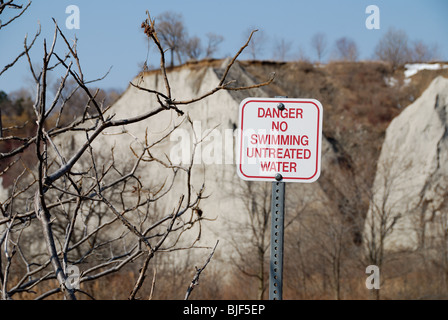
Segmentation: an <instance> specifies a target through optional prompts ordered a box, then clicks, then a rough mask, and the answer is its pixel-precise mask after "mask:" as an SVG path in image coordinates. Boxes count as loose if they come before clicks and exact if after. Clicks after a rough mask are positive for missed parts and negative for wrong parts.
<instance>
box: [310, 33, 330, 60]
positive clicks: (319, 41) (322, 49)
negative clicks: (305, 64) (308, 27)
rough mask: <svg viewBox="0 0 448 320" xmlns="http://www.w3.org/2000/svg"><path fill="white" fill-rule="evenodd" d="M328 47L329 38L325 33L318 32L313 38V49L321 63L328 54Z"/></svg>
mask: <svg viewBox="0 0 448 320" xmlns="http://www.w3.org/2000/svg"><path fill="white" fill-rule="evenodd" d="M327 46H328V44H327V36H326V35H325V34H324V33H320V32H318V33H316V34H314V36H313V37H312V38H311V47H312V48H313V50H314V51H315V53H316V56H317V61H318V62H319V63H321V62H322V59H323V57H324V56H325V55H326V53H327Z"/></svg>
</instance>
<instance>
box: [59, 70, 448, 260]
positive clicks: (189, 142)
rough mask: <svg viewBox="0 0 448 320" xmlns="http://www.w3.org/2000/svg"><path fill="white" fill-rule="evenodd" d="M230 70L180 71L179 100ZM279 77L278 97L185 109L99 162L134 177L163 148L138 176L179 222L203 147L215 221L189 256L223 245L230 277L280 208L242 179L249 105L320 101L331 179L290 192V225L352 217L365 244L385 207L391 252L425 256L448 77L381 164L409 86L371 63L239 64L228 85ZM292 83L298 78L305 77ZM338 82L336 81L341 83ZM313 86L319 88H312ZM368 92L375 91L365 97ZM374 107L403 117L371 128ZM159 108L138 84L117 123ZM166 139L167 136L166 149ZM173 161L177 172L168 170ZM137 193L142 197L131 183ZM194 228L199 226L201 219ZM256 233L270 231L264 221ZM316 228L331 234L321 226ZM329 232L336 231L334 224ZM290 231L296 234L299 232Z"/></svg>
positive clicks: (409, 115) (236, 95)
mask: <svg viewBox="0 0 448 320" xmlns="http://www.w3.org/2000/svg"><path fill="white" fill-rule="evenodd" d="M225 65H226V61H221V62H219V61H218V62H217V61H215V62H213V63H211V64H198V65H193V66H181V67H177V68H174V69H173V70H170V71H169V73H168V79H169V81H170V85H171V89H172V96H173V98H174V99H176V100H177V101H179V100H189V99H191V98H194V97H198V96H200V95H201V94H203V93H205V92H208V91H209V90H210V89H212V88H214V87H215V86H216V85H217V84H218V83H219V80H220V77H221V76H222V74H223V72H224V67H225ZM257 68H259V69H257ZM278 68H280V71H279V75H278V77H286V76H288V77H286V78H287V79H288V81H287V82H285V79H283V78H281V79H280V80H279V81H278V82H275V83H274V85H273V86H269V87H264V88H258V89H252V90H249V91H224V90H221V91H218V92H216V93H215V94H213V95H211V96H209V97H207V98H206V99H203V100H201V101H199V102H195V103H192V104H190V105H187V106H183V107H182V110H183V111H184V112H185V114H184V115H183V116H182V115H179V114H178V113H177V112H176V111H174V110H170V111H164V112H161V113H159V114H157V115H156V116H154V117H151V118H149V119H147V120H145V121H142V122H138V123H135V124H132V125H127V126H126V127H123V128H114V129H111V130H108V131H107V132H105V133H104V134H102V135H101V136H100V137H99V138H98V139H97V140H95V142H94V143H93V145H92V147H93V150H95V151H94V152H95V156H96V157H97V159H98V160H97V166H98V167H102V166H103V167H105V168H107V167H108V166H110V164H111V161H113V162H114V170H118V171H120V172H121V174H123V173H126V172H129V170H131V169H132V166H133V165H134V164H135V161H136V159H137V157H138V155H139V154H140V152H141V151H142V150H143V148H144V146H145V145H152V144H154V146H153V147H152V148H151V155H152V157H153V158H157V159H160V160H163V161H164V162H165V165H162V164H161V163H160V162H157V161H153V160H150V159H148V158H147V157H145V159H146V160H148V161H142V163H141V164H140V166H139V169H138V170H137V171H136V172H135V176H137V177H138V178H139V179H140V181H141V183H142V184H143V186H141V188H142V189H143V190H144V192H147V193H148V194H150V193H152V194H154V192H157V193H158V194H159V195H161V194H164V192H165V191H168V190H170V192H169V193H167V194H166V195H165V196H163V197H162V198H160V200H158V201H157V202H156V203H152V204H151V205H152V207H151V210H152V211H151V212H153V213H154V216H157V217H163V216H166V215H168V214H170V213H171V212H173V210H174V209H175V208H176V207H177V206H178V205H179V200H180V199H181V197H182V196H183V195H186V193H187V192H186V191H187V190H186V189H185V186H186V184H185V181H186V179H187V176H186V174H185V172H184V171H183V170H181V169H180V167H181V166H188V164H189V163H190V160H191V159H192V151H193V149H194V151H195V156H194V158H193V163H194V165H193V170H192V175H191V186H192V190H193V193H197V192H199V191H200V190H201V189H202V187H203V186H204V187H205V191H204V196H205V197H204V198H203V199H202V200H201V201H200V203H198V204H197V207H198V209H200V211H196V212H195V213H194V212H193V213H192V214H197V213H198V212H200V214H201V215H202V216H203V217H204V218H205V219H204V220H202V222H201V224H200V225H199V224H196V225H195V226H194V227H193V228H192V229H188V230H186V231H188V232H187V233H185V235H186V236H185V237H183V241H184V243H182V245H181V246H184V247H187V246H189V245H191V244H192V243H194V244H195V246H198V247H212V246H213V245H214V244H215V243H216V241H217V240H219V241H220V245H219V249H218V250H217V252H216V254H215V256H214V259H216V260H218V261H221V262H222V263H220V264H219V268H224V267H226V266H230V265H231V264H232V263H233V261H232V259H233V258H236V257H235V255H236V254H240V253H241V252H239V253H237V250H235V248H236V247H239V249H241V248H243V247H248V248H250V247H251V246H252V247H253V248H255V247H254V242H253V241H254V237H255V235H254V233H253V232H254V228H253V227H254V220H253V216H252V215H251V213H252V214H253V213H254V212H255V211H256V210H269V208H270V207H269V201H270V196H271V194H270V188H271V186H270V184H269V183H259V182H257V183H247V182H244V181H242V180H241V179H239V178H238V176H237V174H236V163H235V156H236V152H235V146H236V139H235V138H236V135H235V134H236V130H237V129H238V128H237V124H238V106H239V104H240V102H241V101H242V100H243V99H244V98H247V97H273V96H275V95H289V97H303V98H317V99H318V100H320V101H321V103H322V104H323V108H324V123H323V131H324V136H323V139H322V140H323V141H322V173H321V177H320V178H319V180H318V181H317V182H315V183H312V184H299V183H291V184H288V186H287V195H286V219H287V221H288V219H289V221H291V219H293V218H297V217H299V218H300V219H302V222H301V223H304V224H306V223H309V224H315V223H316V221H313V218H312V216H313V215H314V214H316V213H319V214H322V213H325V214H329V215H336V216H338V217H341V218H340V219H339V218H338V219H337V220H338V221H339V222H338V223H347V224H348V225H349V226H350V227H349V228H347V230H350V231H349V233H351V235H350V237H351V238H352V241H353V242H354V243H355V244H356V245H359V244H360V243H361V242H362V238H363V237H364V238H366V239H369V237H370V238H371V234H369V232H370V231H371V230H375V229H372V228H370V225H371V224H372V223H373V226H375V228H376V226H377V223H378V220H377V218H375V216H376V215H375V214H374V213H375V212H376V211H378V208H380V209H381V210H383V212H385V213H386V214H387V223H389V224H386V226H390V225H392V224H393V233H392V234H391V235H390V236H389V237H388V243H389V244H388V245H389V246H390V247H391V248H392V247H399V246H408V247H409V246H413V247H415V246H416V243H418V242H419V241H420V240H418V239H419V235H418V232H420V234H422V233H424V234H428V232H427V230H429V229H430V228H433V227H430V225H431V223H430V221H431V219H433V216H434V214H436V211H437V210H436V209H437V207H438V206H441V205H442V204H443V201H442V199H443V197H440V196H439V195H438V194H439V193H440V192H441V190H446V179H445V178H444V177H446V175H442V173H444V174H445V173H446V166H445V164H446V163H447V161H446V160H447V154H446V144H447V142H446V118H447V117H446V99H447V98H446V91H447V88H446V81H447V80H446V79H444V78H441V77H440V78H437V79H436V80H435V81H434V83H433V84H432V85H431V86H430V88H428V90H426V92H425V93H424V94H423V95H422V97H421V98H419V99H418V100H417V101H416V102H415V103H414V104H412V105H411V106H409V107H408V108H406V109H405V110H404V111H403V112H402V115H400V117H398V118H396V119H395V120H394V121H393V122H392V123H391V125H390V127H389V129H388V130H387V134H386V141H385V143H384V146H383V148H382V153H381V159H380V162H379V164H378V166H376V161H377V157H378V154H379V151H376V150H379V146H381V145H382V142H383V134H384V131H385V129H384V128H385V127H386V124H388V123H389V121H390V119H391V118H393V115H395V114H397V113H399V111H397V110H398V109H397V107H396V105H394V102H393V100H392V99H389V100H387V99H386V100H384V96H387V97H389V98H390V97H393V93H394V92H402V91H403V90H404V91H405V90H408V89H409V84H406V87H400V88H395V89H394V88H392V89H391V88H390V87H389V86H388V85H387V84H385V83H384V80H383V73H385V72H386V71H384V70H383V69H382V67H381V66H379V67H378V66H376V65H374V66H371V65H368V67H366V68H365V67H363V66H362V65H354V64H353V65H352V64H350V65H348V66H339V65H336V66H330V67H328V69H324V68H320V69H318V70H317V69H316V68H314V67H313V66H312V65H311V66H308V67H307V68H305V67H304V66H302V65H294V66H291V67H288V66H287V65H284V64H267V65H262V67H260V66H258V67H257V65H256V64H255V65H251V64H247V63H236V64H235V65H234V66H233V67H232V69H231V70H230V73H229V76H228V79H229V80H234V79H235V80H237V85H238V86H250V85H252V84H254V83H256V82H260V79H261V78H262V76H261V75H260V74H261V73H263V74H266V78H267V77H269V72H266V71H271V70H276V69H278ZM288 68H289V69H288ZM344 68H348V69H347V70H349V71H350V72H351V73H353V74H352V75H348V74H347V73H346V72H345V71H344V70H346V69H344ZM378 68H379V69H378ZM296 69H297V70H296ZM332 69H335V70H332ZM257 70H258V71H257ZM261 70H263V72H261ZM378 70H379V71H378ZM288 71H290V72H289V73H288ZM292 73H296V74H295V76H293V75H291V74H292ZM327 73H328V74H327ZM329 74H330V75H329ZM377 76H378V77H377ZM332 77H333V78H334V80H335V81H333V82H331V83H330V80H331V79H332ZM266 78H264V79H266ZM296 78H297V79H299V80H298V82H297V83H296V84H294V81H293V79H296ZM358 78H359V81H360V84H357V85H356V86H355V84H354V82H353V81H355V80H356V79H358ZM372 78H374V79H373V80H372ZM376 78H379V80H378V79H376ZM307 79H308V80H307ZM309 79H311V80H312V81H314V83H316V85H315V86H310V84H309V83H308V82H309V81H310V80H309ZM319 79H320V80H319ZM328 79H330V80H328ZM321 80H322V81H321ZM377 81H381V83H377ZM371 82H373V83H375V85H376V87H375V90H374V91H372V92H371V89H369V88H370V85H371ZM133 83H139V85H140V86H142V87H145V88H150V89H153V90H157V91H160V92H164V91H165V84H164V81H163V78H162V76H161V75H160V73H158V72H157V71H153V72H148V73H144V74H142V75H139V76H138V77H136V78H135V79H134V80H133ZM285 83H286V84H287V86H286V87H285V86H284V84H285ZM358 86H359V87H360V88H361V89H362V90H364V91H362V92H361V93H359V92H358ZM319 88H320V89H319ZM369 90H370V91H369ZM391 90H392V91H391ZM394 90H396V91H394ZM288 92H291V93H288ZM367 93H369V94H370V93H371V94H372V97H367V96H366V95H367ZM293 95H294V96H293ZM296 95H297V96H296ZM407 95H408V93H406V94H403V96H402V97H400V99H402V100H405V98H406V97H407ZM357 96H363V97H364V98H363V99H364V100H362V101H358V99H357ZM374 97H377V98H378V99H376V98H375V99H374ZM380 98H381V99H380ZM371 104H372V106H373V105H375V104H381V110H380V112H381V114H382V113H384V114H386V113H387V112H388V111H390V112H391V114H387V116H384V117H383V116H382V115H381V114H375V121H370V116H369V113H366V108H367V107H369V106H370V105H371ZM156 106H158V102H157V100H156V98H155V96H154V95H152V94H150V93H148V92H145V91H141V90H138V89H136V88H135V87H132V86H129V88H128V89H127V90H126V91H125V92H124V93H123V95H122V96H121V97H120V99H119V100H118V101H117V102H116V103H115V104H114V105H113V106H112V108H111V109H110V110H109V111H108V116H114V117H115V118H116V119H123V118H129V117H132V116H136V115H139V114H142V113H145V112H147V111H149V110H152V109H154V108H155V107H156ZM369 108H370V107H369ZM422 110H423V111H422ZM425 110H426V111H425ZM369 112H373V111H369ZM359 117H361V118H359ZM356 119H361V120H359V121H358V120H356ZM400 119H404V120H400ZM381 121H383V122H381ZM174 129H175V130H174ZM171 130H174V131H172V132H171ZM444 130H445V131H444ZM170 132H171V133H170ZM168 133H170V135H169V136H167V134H168ZM163 137H166V138H165V139H162V138H163ZM70 139H72V140H73V141H72V143H67V141H63V142H59V143H58V144H59V146H60V148H61V152H62V153H63V154H64V155H66V157H67V158H68V157H69V156H70V154H71V153H73V152H74V150H73V149H72V147H73V146H76V145H81V144H83V143H85V140H86V136H85V134H84V133H80V134H77V133H75V134H74V135H73V136H72V137H71V138H70ZM161 139H162V140H161ZM199 141H201V143H198V142H199ZM168 159H169V160H168ZM84 160H85V161H84V162H81V163H80V165H79V166H78V167H77V170H79V171H81V170H83V169H85V166H87V167H88V166H89V165H91V164H90V163H91V161H90V155H89V154H88V153H86V154H85V155H84ZM167 163H171V164H172V166H171V167H167V166H166V164H167ZM83 166H84V168H83ZM376 167H377V173H376V176H375V178H374V173H375V172H374V169H375V168H376ZM112 171H113V170H111V172H112ZM111 174H113V173H111ZM116 178H118V175H117V177H116ZM374 180H375V183H374V185H373V187H372V181H374ZM443 186H445V187H443ZM127 187H129V188H131V186H129V185H128V186H127ZM136 187H137V184H136ZM143 194H144V193H143ZM133 197H135V194H133V193H132V191H129V192H127V193H126V197H125V198H126V199H124V200H123V199H120V198H117V202H120V201H126V202H127V203H132V201H134V200H133V199H134V198H133ZM369 203H370V209H369ZM304 208H305V209H306V214H304V211H303V210H305V209H304ZM105 210H107V209H106V208H105ZM433 213H434V214H433ZM366 214H367V219H365V218H366ZM399 217H400V218H399ZM418 217H420V218H419V219H420V220H419V223H420V224H421V223H423V225H424V226H425V228H423V229H422V228H420V229H418V230H416V222H415V219H417V218H418ZM182 219H184V220H185V221H187V220H188V219H190V216H188V217H187V216H184V217H182ZM341 221H342V222H341ZM369 221H370V222H369ZM256 223H258V227H260V223H259V221H258V222H256ZM264 227H266V226H264ZM301 227H303V225H302V226H301ZM312 227H313V228H321V227H320V226H315V225H313V226H312ZM325 227H328V226H322V228H325ZM435 227H436V226H434V228H435ZM288 230H289V231H288V232H291V233H292V234H293V236H294V232H296V231H295V230H294V225H291V226H290V227H289V229H288ZM369 230H370V231H369ZM363 233H364V234H363ZM260 234H261V233H260ZM263 237H265V238H266V242H265V243H268V241H269V225H268V226H267V231H266V232H265V233H264V235H263ZM173 241H175V240H173ZM254 250H255V249H253V250H252V251H254ZM194 252H195V253H198V256H197V257H199V258H198V259H199V260H198V261H202V260H203V257H204V255H206V254H207V252H208V251H207V252H204V251H202V252H199V251H194ZM198 263H199V262H198Z"/></svg>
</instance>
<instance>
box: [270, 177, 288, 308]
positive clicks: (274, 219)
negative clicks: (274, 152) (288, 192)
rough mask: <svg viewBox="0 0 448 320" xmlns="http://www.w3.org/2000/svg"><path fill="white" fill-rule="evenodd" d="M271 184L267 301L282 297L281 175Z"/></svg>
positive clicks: (282, 231) (282, 202)
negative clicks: (269, 258)
mask: <svg viewBox="0 0 448 320" xmlns="http://www.w3.org/2000/svg"><path fill="white" fill-rule="evenodd" d="M275 178H276V180H277V181H276V182H272V200H271V260H270V274H269V300H282V297H283V240H284V228H285V223H284V221H285V219H284V218H285V186H286V184H285V183H284V182H282V181H281V180H282V176H281V174H277V176H276V177H275Z"/></svg>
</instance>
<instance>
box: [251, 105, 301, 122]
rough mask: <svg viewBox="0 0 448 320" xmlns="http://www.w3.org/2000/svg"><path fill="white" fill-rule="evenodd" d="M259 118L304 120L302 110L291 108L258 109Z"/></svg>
mask: <svg viewBox="0 0 448 320" xmlns="http://www.w3.org/2000/svg"><path fill="white" fill-rule="evenodd" d="M258 118H283V119H298V118H300V119H303V109H302V108H289V109H283V110H280V109H279V108H275V107H274V108H261V107H260V108H258Z"/></svg>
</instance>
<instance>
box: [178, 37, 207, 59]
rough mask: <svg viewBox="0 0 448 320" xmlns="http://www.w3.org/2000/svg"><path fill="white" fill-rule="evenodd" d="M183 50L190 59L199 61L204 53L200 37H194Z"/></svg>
mask: <svg viewBox="0 0 448 320" xmlns="http://www.w3.org/2000/svg"><path fill="white" fill-rule="evenodd" d="M183 50H184V51H185V54H186V55H187V56H188V58H190V59H192V60H198V59H199V57H200V56H201V55H202V52H203V48H202V45H201V39H199V38H198V37H192V38H190V39H188V40H186V41H185V44H184V45H183Z"/></svg>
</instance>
